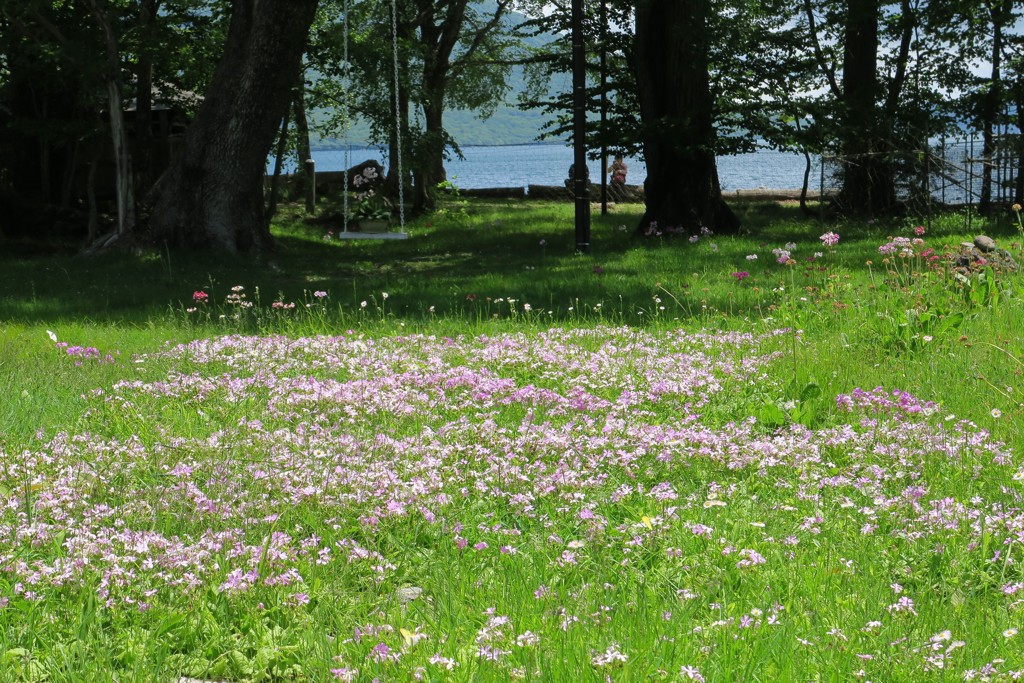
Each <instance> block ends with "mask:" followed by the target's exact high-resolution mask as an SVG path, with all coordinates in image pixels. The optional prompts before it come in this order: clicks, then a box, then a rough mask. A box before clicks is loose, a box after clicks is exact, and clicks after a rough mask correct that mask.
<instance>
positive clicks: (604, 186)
mask: <svg viewBox="0 0 1024 683" xmlns="http://www.w3.org/2000/svg"><path fill="white" fill-rule="evenodd" d="M607 37H608V4H607V2H606V0H601V215H602V216H607V215H608V173H607V171H608V143H607V140H608V46H607V45H606V44H605V41H606V40H607Z"/></svg>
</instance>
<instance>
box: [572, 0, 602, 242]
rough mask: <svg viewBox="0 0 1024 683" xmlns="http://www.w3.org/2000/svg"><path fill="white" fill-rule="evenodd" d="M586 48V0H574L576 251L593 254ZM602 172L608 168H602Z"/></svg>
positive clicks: (573, 129)
mask: <svg viewBox="0 0 1024 683" xmlns="http://www.w3.org/2000/svg"><path fill="white" fill-rule="evenodd" d="M586 66H587V63H586V53H585V51H584V49H583V0H572V106H573V114H572V147H573V167H574V169H575V172H574V173H573V194H574V196H575V198H576V251H578V252H579V253H581V254H589V253H590V190H589V188H588V187H587V184H588V181H589V178H588V175H589V174H588V173H587V72H586ZM601 172H602V174H603V173H604V169H601Z"/></svg>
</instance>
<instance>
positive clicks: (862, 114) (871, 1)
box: [840, 0, 896, 216]
mask: <svg viewBox="0 0 1024 683" xmlns="http://www.w3.org/2000/svg"><path fill="white" fill-rule="evenodd" d="M879 2H880V0H849V2H848V6H847V13H846V27H845V32H846V35H845V39H846V40H845V45H844V49H843V128H842V130H843V136H844V139H843V143H842V144H843V147H842V154H843V158H842V165H843V187H842V191H841V193H840V204H841V205H842V207H843V210H844V211H846V212H848V213H851V214H855V215H864V216H872V215H875V214H878V213H886V212H888V211H891V210H892V208H893V207H894V205H895V203H896V192H895V187H894V186H893V176H894V174H893V159H892V156H891V148H890V144H889V140H888V138H889V134H888V133H887V132H886V131H885V130H884V125H880V123H881V121H880V119H882V118H883V117H881V116H879V114H880V113H881V112H880V111H879V107H878V20H879V16H880V12H881V9H880V4H879Z"/></svg>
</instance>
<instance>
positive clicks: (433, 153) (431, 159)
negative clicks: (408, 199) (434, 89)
mask: <svg viewBox="0 0 1024 683" xmlns="http://www.w3.org/2000/svg"><path fill="white" fill-rule="evenodd" d="M442 87H443V86H442ZM443 99H444V91H443V89H442V90H441V91H440V92H438V93H435V95H434V96H432V97H428V98H427V99H426V101H425V104H424V106H423V137H422V138H421V139H420V148H419V150H418V155H417V156H418V157H419V159H418V163H417V164H416V167H417V175H416V193H415V195H414V197H413V211H415V212H416V213H426V212H429V211H433V210H434V209H436V208H437V184H438V183H440V182H441V181H442V180H444V178H445V172H444V148H445V133H444V105H443Z"/></svg>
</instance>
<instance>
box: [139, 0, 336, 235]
mask: <svg viewBox="0 0 1024 683" xmlns="http://www.w3.org/2000/svg"><path fill="white" fill-rule="evenodd" d="M316 6H317V0H233V2H232V14H231V25H230V27H229V29H228V38H227V42H226V45H225V48H224V55H223V56H222V57H221V60H220V63H219V64H218V65H217V69H216V71H215V72H214V75H213V80H212V82H211V83H210V87H209V89H208V91H207V93H206V95H205V99H204V100H203V104H202V105H201V106H200V109H199V113H198V114H197V115H196V118H195V120H194V121H193V122H192V125H191V126H190V127H189V130H188V133H187V134H186V136H185V140H184V143H183V149H182V151H181V153H180V154H179V155H178V157H177V158H176V159H175V160H174V162H173V163H172V165H171V167H170V168H169V169H168V171H167V174H168V175H167V178H166V180H165V182H164V183H163V184H162V187H161V189H160V194H159V196H158V198H157V202H156V206H155V208H154V211H153V216H152V218H151V220H150V226H151V228H152V232H153V236H154V237H155V238H156V239H158V240H165V241H167V242H169V243H172V244H177V245H190V246H196V247H215V248H219V249H223V250H225V251H228V252H232V253H234V252H238V251H247V250H250V249H254V248H255V249H259V248H263V247H267V246H269V245H270V231H269V230H268V227H267V222H266V220H265V217H264V208H263V176H264V173H265V165H266V161H267V153H268V152H269V151H270V147H271V145H273V143H274V137H275V134H276V132H277V125H278V124H279V123H280V122H281V118H282V116H283V115H284V112H285V110H286V109H287V107H288V106H289V105H290V104H291V92H292V88H293V86H294V84H295V74H296V73H298V70H299V64H300V60H301V57H302V53H303V51H304V49H305V46H306V38H307V35H308V32H309V27H310V24H311V23H312V21H313V15H314V12H315V11H316Z"/></svg>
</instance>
